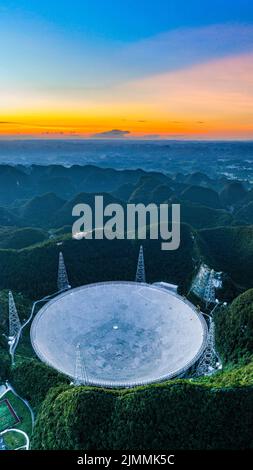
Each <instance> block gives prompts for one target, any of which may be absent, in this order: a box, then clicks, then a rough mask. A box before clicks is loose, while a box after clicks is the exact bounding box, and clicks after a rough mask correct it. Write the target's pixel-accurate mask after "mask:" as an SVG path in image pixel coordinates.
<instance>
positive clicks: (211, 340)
mask: <svg viewBox="0 0 253 470" xmlns="http://www.w3.org/2000/svg"><path fill="white" fill-rule="evenodd" d="M217 362H218V356H217V353H216V351H215V330H214V321H213V319H212V318H210V324H209V330H208V336H207V345H206V349H205V351H204V353H203V355H202V357H201V359H200V361H199V363H198V366H197V369H196V373H195V374H194V375H195V376H197V377H199V376H201V375H209V374H211V373H212V372H214V370H215V369H217Z"/></svg>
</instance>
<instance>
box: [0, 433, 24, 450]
mask: <svg viewBox="0 0 253 470" xmlns="http://www.w3.org/2000/svg"><path fill="white" fill-rule="evenodd" d="M3 438H4V442H5V445H6V448H7V450H15V449H18V448H19V447H22V446H24V445H25V444H26V439H25V436H24V435H23V434H20V433H17V432H15V431H9V432H6V433H5V434H4V436H3Z"/></svg>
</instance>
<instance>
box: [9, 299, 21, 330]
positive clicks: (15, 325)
mask: <svg viewBox="0 0 253 470" xmlns="http://www.w3.org/2000/svg"><path fill="white" fill-rule="evenodd" d="M20 329H21V323H20V319H19V316H18V312H17V309H16V305H15V301H14V298H13V295H12V292H11V291H10V292H9V335H10V338H15V337H16V336H17V334H18V333H19V331H20Z"/></svg>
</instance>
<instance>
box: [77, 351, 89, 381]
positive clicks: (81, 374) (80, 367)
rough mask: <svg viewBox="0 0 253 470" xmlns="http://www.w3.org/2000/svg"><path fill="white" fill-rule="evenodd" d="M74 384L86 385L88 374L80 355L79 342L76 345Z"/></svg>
mask: <svg viewBox="0 0 253 470" xmlns="http://www.w3.org/2000/svg"><path fill="white" fill-rule="evenodd" d="M74 384H75V385H87V384H88V375H87V371H86V368H85V365H84V363H83V360H82V357H81V349H80V343H78V344H77V346H76V364H75V381H74Z"/></svg>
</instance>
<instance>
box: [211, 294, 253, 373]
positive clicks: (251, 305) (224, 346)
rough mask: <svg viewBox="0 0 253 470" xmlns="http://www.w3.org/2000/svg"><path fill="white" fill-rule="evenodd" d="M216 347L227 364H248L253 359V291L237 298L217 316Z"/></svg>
mask: <svg viewBox="0 0 253 470" xmlns="http://www.w3.org/2000/svg"><path fill="white" fill-rule="evenodd" d="M215 325H216V345H217V348H218V350H219V352H220V354H221V356H222V359H223V361H224V362H225V363H235V364H238V363H243V362H248V361H250V360H251V359H252V357H253V289H250V290H248V291H246V292H244V293H243V294H242V295H240V296H239V297H237V298H236V299H235V300H234V301H233V302H232V304H231V305H230V306H229V307H227V308H222V309H220V310H219V311H218V312H217V314H216V316H215Z"/></svg>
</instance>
